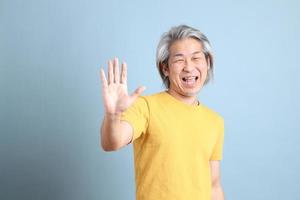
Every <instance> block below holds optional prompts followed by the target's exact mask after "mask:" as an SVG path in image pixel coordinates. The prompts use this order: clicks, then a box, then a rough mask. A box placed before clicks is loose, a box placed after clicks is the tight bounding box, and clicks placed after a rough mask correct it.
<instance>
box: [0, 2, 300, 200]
mask: <svg viewBox="0 0 300 200" xmlns="http://www.w3.org/2000/svg"><path fill="white" fill-rule="evenodd" d="M299 8H300V3H299V1H296V0H272V1H271V0H269V1H267V0H263V1H258V0H254V1H189V0H187V1H175V0H173V1H157V0H152V1H117V0H110V1H96V0H85V1H84V0H72V1H71V0H63V1H50V0H27V1H23V0H11V1H10V0H1V1H0V123H1V124H0V132H1V134H0V159H1V160H0V199H9V200H10V199H24V200H25V199H26V200H27V199H28V200H29V199H43V200H46V199H49V200H50V199H51V200H52V199H56V200H59V199H61V200H66V199H72V200H82V199H89V200H96V199H103V200H106V199H109V200H119V199H122V200H123V199H124V200H125V199H126V200H130V199H134V195H135V191H134V189H135V185H134V168H133V155H132V145H130V146H128V147H125V148H123V149H121V150H120V151H117V152H104V151H103V150H102V149H101V148H100V147H99V138H100V137H99V128H100V122H101V120H102V117H103V105H102V97H101V84H100V80H99V69H100V66H103V67H105V68H106V65H107V60H108V59H112V58H113V57H115V56H118V57H119V58H120V59H122V60H126V61H127V63H128V68H129V69H128V70H129V71H128V74H129V91H130V92H132V91H133V90H134V89H135V88H136V87H137V86H139V85H145V86H147V90H146V91H145V92H144V94H152V93H154V92H158V91H161V90H163V89H164V88H163V86H162V83H161V81H160V79H159V75H158V72H157V71H156V68H155V50H156V45H157V43H158V41H159V38H160V36H161V34H162V33H163V32H165V31H167V30H168V29H169V28H170V27H171V26H174V25H179V24H182V23H186V24H188V25H191V26H194V27H196V28H198V29H200V30H201V31H202V32H204V33H205V34H206V35H207V36H208V38H209V39H210V41H211V43H212V46H213V49H214V53H215V59H216V62H215V80H214V82H213V83H211V84H209V85H207V87H205V88H204V89H203V91H202V92H201V93H200V95H199V98H200V100H201V101H202V102H203V103H205V104H206V105H207V106H209V107H211V108H212V109H214V110H216V111H217V112H219V113H220V114H221V115H222V116H223V117H224V118H225V144H224V160H223V161H222V162H221V164H222V182H223V187H224V191H225V196H226V199H228V200H229V199H230V200H253V199H255V200H266V199H270V200H282V199H300V190H299V179H300V175H299V169H300V156H299V153H300V145H299V142H300V137H299V133H300V125H299V124H300V123H299V118H300V116H299V113H300V106H299V100H300V96H299V91H300V80H299V75H298V74H299V73H300V70H299V46H300V39H299V35H300V20H299V19H300V12H299Z"/></svg>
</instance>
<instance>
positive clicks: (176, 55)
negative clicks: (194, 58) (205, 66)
mask: <svg viewBox="0 0 300 200" xmlns="http://www.w3.org/2000/svg"><path fill="white" fill-rule="evenodd" d="M202 52H203V51H195V52H194V53H192V55H195V54H198V53H202ZM181 56H184V55H183V54H182V53H177V54H175V55H174V56H172V57H181Z"/></svg>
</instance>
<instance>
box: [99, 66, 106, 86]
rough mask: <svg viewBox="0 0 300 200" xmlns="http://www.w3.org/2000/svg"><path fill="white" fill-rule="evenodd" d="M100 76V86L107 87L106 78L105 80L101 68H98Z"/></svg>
mask: <svg viewBox="0 0 300 200" xmlns="http://www.w3.org/2000/svg"><path fill="white" fill-rule="evenodd" d="M100 78H101V81H102V87H103V88H106V87H107V80H106V77H105V73H104V69H103V68H101V69H100Z"/></svg>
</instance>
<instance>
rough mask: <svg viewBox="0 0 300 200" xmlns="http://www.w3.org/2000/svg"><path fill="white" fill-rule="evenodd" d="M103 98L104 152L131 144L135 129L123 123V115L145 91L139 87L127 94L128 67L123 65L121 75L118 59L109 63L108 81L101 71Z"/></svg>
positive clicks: (102, 129) (102, 142) (102, 140)
mask: <svg viewBox="0 0 300 200" xmlns="http://www.w3.org/2000/svg"><path fill="white" fill-rule="evenodd" d="M100 75H101V81H102V96H103V103H104V108H105V116H104V119H103V122H102V126H101V146H102V149H103V150H104V151H113V150H118V149H120V148H122V147H123V146H125V145H127V144H128V143H130V141H131V140H132V136H133V129H132V127H131V125H130V124H129V123H128V122H125V121H121V114H122V112H124V111H125V110H126V109H127V108H128V107H129V106H131V105H132V104H133V103H134V101H135V100H136V99H137V97H138V96H139V95H140V94H141V93H142V92H143V91H144V89H145V88H144V87H139V88H138V89H136V90H135V91H134V93H133V94H131V95H128V92H127V65H126V64H125V63H122V72H121V76H120V75H119V63H118V59H117V58H115V59H114V61H113V62H112V61H109V62H108V80H107V79H106V77H105V73H104V70H103V69H101V74H100Z"/></svg>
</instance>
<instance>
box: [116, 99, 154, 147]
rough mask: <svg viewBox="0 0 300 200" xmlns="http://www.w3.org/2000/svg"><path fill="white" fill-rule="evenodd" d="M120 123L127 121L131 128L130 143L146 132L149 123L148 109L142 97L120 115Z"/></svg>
mask: <svg viewBox="0 0 300 200" xmlns="http://www.w3.org/2000/svg"><path fill="white" fill-rule="evenodd" d="M121 120H122V121H127V122H128V123H129V124H130V125H131V126H132V128H133V138H132V142H133V141H134V140H135V139H137V138H138V137H140V136H141V135H142V134H143V133H145V132H146V130H147V127H148V121H149V108H148V104H147V100H146V99H145V98H144V97H138V98H137V99H136V101H135V102H134V103H133V104H132V105H131V106H130V107H129V108H128V109H127V110H126V111H124V112H123V113H122V115H121Z"/></svg>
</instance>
